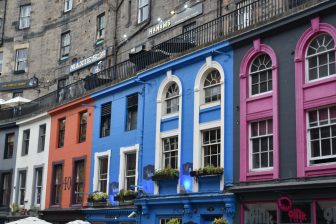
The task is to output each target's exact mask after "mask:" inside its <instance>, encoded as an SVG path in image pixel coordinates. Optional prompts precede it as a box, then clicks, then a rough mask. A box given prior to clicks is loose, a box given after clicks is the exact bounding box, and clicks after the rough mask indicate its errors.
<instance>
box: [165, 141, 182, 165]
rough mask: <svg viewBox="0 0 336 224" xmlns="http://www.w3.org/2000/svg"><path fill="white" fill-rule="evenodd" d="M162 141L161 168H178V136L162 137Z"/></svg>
mask: <svg viewBox="0 0 336 224" xmlns="http://www.w3.org/2000/svg"><path fill="white" fill-rule="evenodd" d="M162 142H163V152H162V155H163V165H162V167H163V168H172V169H178V137H177V136H174V137H169V138H164V139H163V140H162Z"/></svg>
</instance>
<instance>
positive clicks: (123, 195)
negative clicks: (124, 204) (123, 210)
mask: <svg viewBox="0 0 336 224" xmlns="http://www.w3.org/2000/svg"><path fill="white" fill-rule="evenodd" d="M136 197H137V193H136V192H134V191H130V190H126V191H125V190H124V189H121V190H120V191H119V193H118V194H117V195H116V196H114V200H115V201H119V202H120V201H133V200H134V199H136Z"/></svg>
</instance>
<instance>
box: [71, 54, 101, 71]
mask: <svg viewBox="0 0 336 224" xmlns="http://www.w3.org/2000/svg"><path fill="white" fill-rule="evenodd" d="M105 57H106V50H103V51H101V52H99V53H97V54H94V55H91V56H90V57H87V58H85V59H83V60H81V61H78V62H76V63H74V64H72V65H70V72H74V71H77V70H79V69H82V68H84V67H86V66H88V65H91V64H93V63H95V62H97V61H100V60H102V59H104V58H105Z"/></svg>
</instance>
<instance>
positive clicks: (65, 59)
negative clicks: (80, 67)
mask: <svg viewBox="0 0 336 224" xmlns="http://www.w3.org/2000/svg"><path fill="white" fill-rule="evenodd" d="M68 59H69V56H63V57H61V58H60V59H59V63H64V62H66V61H67V60H68Z"/></svg>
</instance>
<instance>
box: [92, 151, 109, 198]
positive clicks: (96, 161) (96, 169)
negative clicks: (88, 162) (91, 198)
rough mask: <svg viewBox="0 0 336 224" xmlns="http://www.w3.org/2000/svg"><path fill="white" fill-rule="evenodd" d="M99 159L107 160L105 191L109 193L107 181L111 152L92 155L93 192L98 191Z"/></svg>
mask: <svg viewBox="0 0 336 224" xmlns="http://www.w3.org/2000/svg"><path fill="white" fill-rule="evenodd" d="M101 157H107V158H108V166H107V167H108V168H107V186H106V191H107V193H108V192H109V180H110V161H111V150H110V149H109V150H107V151H104V152H96V153H95V154H94V173H93V191H98V189H99V159H100V158H101Z"/></svg>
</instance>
